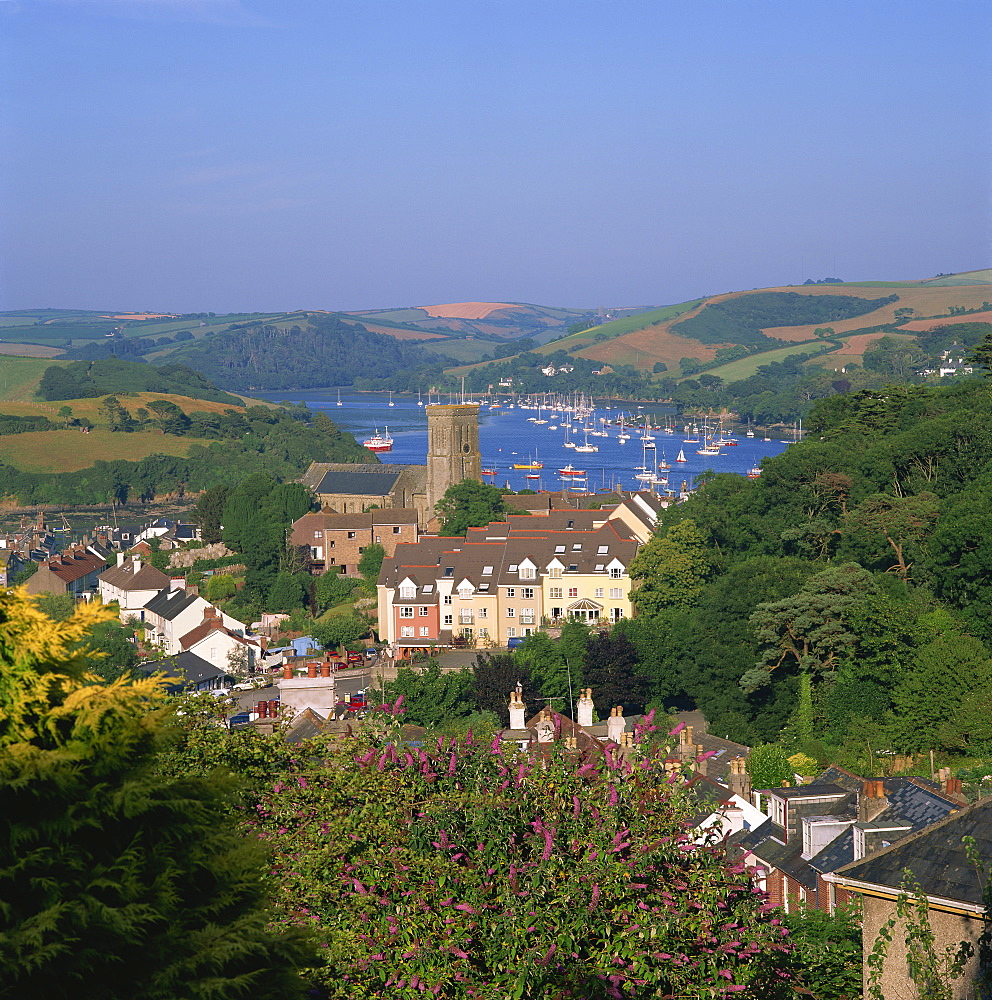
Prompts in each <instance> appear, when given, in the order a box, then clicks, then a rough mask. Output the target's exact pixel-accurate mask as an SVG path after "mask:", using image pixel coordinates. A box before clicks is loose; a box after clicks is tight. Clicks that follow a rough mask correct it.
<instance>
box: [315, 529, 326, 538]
mask: <svg viewBox="0 0 992 1000" xmlns="http://www.w3.org/2000/svg"><path fill="white" fill-rule="evenodd" d="M313 537H314V538H323V537H324V533H323V532H322V531H315V532H314V533H313Z"/></svg>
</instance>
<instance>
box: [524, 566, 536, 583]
mask: <svg viewBox="0 0 992 1000" xmlns="http://www.w3.org/2000/svg"><path fill="white" fill-rule="evenodd" d="M520 579H521V580H535V579H537V572H536V571H535V569H534V567H533V566H521V567H520Z"/></svg>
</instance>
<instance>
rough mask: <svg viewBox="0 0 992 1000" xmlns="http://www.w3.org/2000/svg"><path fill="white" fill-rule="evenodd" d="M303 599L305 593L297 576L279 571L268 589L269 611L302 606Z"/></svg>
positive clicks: (290, 609) (286, 609) (289, 609)
mask: <svg viewBox="0 0 992 1000" xmlns="http://www.w3.org/2000/svg"><path fill="white" fill-rule="evenodd" d="M305 600H306V594H305V593H304V592H303V585H302V584H301V583H300V579H299V577H297V576H294V575H293V574H292V573H279V574H278V575H277V576H276V578H275V580H274V581H273V583H272V586H271V588H270V589H269V594H268V601H267V604H268V608H269V610H270V611H278V612H283V611H292V610H293V608H300V607H302V606H303V602H304V601H305Z"/></svg>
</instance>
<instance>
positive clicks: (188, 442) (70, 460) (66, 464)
mask: <svg viewBox="0 0 992 1000" xmlns="http://www.w3.org/2000/svg"><path fill="white" fill-rule="evenodd" d="M195 444H202V445H209V444H210V442H209V441H204V440H200V439H199V438H182V437H171V436H169V435H165V434H159V433H155V432H152V431H141V432H139V433H136V434H113V433H111V432H110V431H109V430H106V429H105V428H103V427H97V428H94V430H92V431H91V432H90V433H89V434H82V433H80V431H79V430H78V429H76V430H65V431H32V432H30V433H28V434H7V435H4V436H3V437H0V462H6V463H8V464H9V465H14V466H16V467H17V468H18V469H22V470H23V471H24V472H75V471H77V470H78V469H86V468H89V466H91V465H92V464H93V463H94V462H96V461H99V460H100V459H103V460H104V461H108V462H109V461H112V460H113V459H116V458H123V459H126V460H127V461H129V462H136V461H138V460H140V459H142V458H147V457H148V456H149V455H186V454H188V453H189V450H190V448H192V447H193V445H195Z"/></svg>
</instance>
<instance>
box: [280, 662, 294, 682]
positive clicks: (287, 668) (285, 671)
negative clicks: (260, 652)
mask: <svg viewBox="0 0 992 1000" xmlns="http://www.w3.org/2000/svg"><path fill="white" fill-rule="evenodd" d="M294 673H295V671H294V670H293V668H292V666H291V665H290V664H288V663H286V664H283V668H282V678H283V680H285V681H291V680H292V679H293V675H294Z"/></svg>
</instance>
